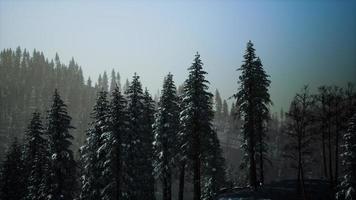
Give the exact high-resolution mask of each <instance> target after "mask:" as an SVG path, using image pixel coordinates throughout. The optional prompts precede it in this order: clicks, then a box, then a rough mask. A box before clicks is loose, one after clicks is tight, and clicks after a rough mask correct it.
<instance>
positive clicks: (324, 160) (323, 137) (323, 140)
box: [321, 125, 328, 178]
mask: <svg viewBox="0 0 356 200" xmlns="http://www.w3.org/2000/svg"><path fill="white" fill-rule="evenodd" d="M322 129H323V130H322V138H321V142H322V150H323V151H322V154H323V155H322V157H323V169H324V177H325V178H327V177H328V168H327V166H326V151H325V127H324V125H323V127H322Z"/></svg>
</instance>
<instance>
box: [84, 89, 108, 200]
mask: <svg viewBox="0 0 356 200" xmlns="http://www.w3.org/2000/svg"><path fill="white" fill-rule="evenodd" d="M91 118H92V122H91V123H90V127H89V129H88V131H87V132H86V135H87V139H86V142H85V144H84V145H83V146H82V147H81V161H82V165H83V172H82V180H81V181H82V189H81V194H80V199H83V200H96V199H101V191H102V189H103V188H104V184H103V176H102V172H103V166H102V164H103V162H104V160H105V151H99V149H100V147H101V146H102V145H103V143H104V142H103V137H102V135H103V134H104V133H107V132H108V131H109V102H108V100H107V92H106V91H104V90H101V91H100V92H98V96H97V100H96V103H95V105H94V109H93V112H92V114H91ZM99 154H100V155H99Z"/></svg>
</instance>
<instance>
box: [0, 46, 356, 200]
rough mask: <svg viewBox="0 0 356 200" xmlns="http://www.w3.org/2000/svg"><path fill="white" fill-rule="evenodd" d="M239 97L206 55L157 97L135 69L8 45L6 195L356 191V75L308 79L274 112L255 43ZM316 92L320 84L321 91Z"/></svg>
mask: <svg viewBox="0 0 356 200" xmlns="http://www.w3.org/2000/svg"><path fill="white" fill-rule="evenodd" d="M241 56H243V63H242V64H241V66H240V67H239V68H237V69H232V70H238V71H240V72H241V73H240V75H239V76H238V77H236V83H232V84H235V85H236V93H235V94H231V98H232V99H233V100H234V102H233V104H232V105H231V106H229V105H228V104H227V100H226V99H224V100H223V99H222V98H221V97H220V93H219V90H216V91H215V94H212V93H211V92H210V91H211V89H210V88H211V86H210V83H209V81H208V80H207V79H206V74H207V73H208V72H206V71H205V70H204V64H203V57H201V56H200V54H199V53H196V55H195V56H194V59H193V61H192V64H191V66H188V67H187V73H188V75H187V78H186V80H185V82H184V83H176V82H175V81H174V74H171V73H168V74H167V76H166V77H165V78H164V80H162V83H163V84H162V90H161V92H160V95H159V96H155V97H154V98H152V95H151V94H150V92H149V91H148V90H147V89H145V87H144V86H143V85H142V83H141V81H140V76H139V75H138V73H135V74H134V75H133V76H132V78H131V80H129V81H126V83H125V84H124V85H121V80H120V74H119V72H115V70H112V72H111V76H110V78H109V77H108V74H107V73H106V72H103V74H101V75H99V78H98V80H97V81H92V80H91V79H90V78H89V79H88V80H84V78H83V72H82V69H81V67H80V66H79V65H78V64H77V63H76V62H75V60H74V59H72V60H71V61H70V62H69V64H68V65H66V64H64V63H61V61H60V58H59V56H58V55H57V54H56V56H55V58H54V60H53V59H51V60H49V59H48V58H46V57H45V56H44V54H43V53H42V52H39V51H37V50H33V51H32V53H30V52H29V51H28V50H26V49H24V50H22V49H21V48H20V47H18V48H17V49H16V50H12V49H5V50H3V51H2V52H1V53H0V74H1V79H0V81H1V82H0V86H1V87H0V95H1V96H0V108H1V117H0V137H1V140H0V142H1V143H0V145H1V148H0V152H1V154H0V155H1V171H0V172H1V173H0V175H1V176H0V180H1V181H0V189H1V190H0V197H1V199H4V200H17V199H18V200H20V199H21V200H22V199H28V200H32V199H39V200H42V199H43V200H47V199H48V200H49V199H53V200H60V199H63V200H72V199H83V200H97V199H103V200H104V199H105V200H106V199H107V200H109V199H148V200H150V199H152V200H153V199H163V200H171V199H179V200H183V199H194V200H199V199H206V200H212V199H214V198H215V197H216V196H217V195H219V194H220V193H221V191H224V190H229V188H230V189H231V188H238V187H246V186H249V188H250V189H251V190H257V191H258V190H259V188H262V187H264V186H265V185H268V184H271V183H274V182H278V181H282V182H280V183H281V184H288V182H283V181H285V180H294V182H293V183H294V185H292V188H294V190H293V191H294V192H295V193H294V194H295V197H296V198H297V199H309V198H311V197H310V196H308V195H310V194H309V193H310V191H309V192H308V189H309V188H308V187H309V186H308V184H310V182H311V181H314V182H317V181H319V182H320V184H322V183H327V187H328V188H327V189H328V190H329V191H332V192H331V194H332V198H331V199H333V198H337V199H353V198H354V197H355V189H356V188H355V179H356V174H355V169H356V167H355V165H356V161H355V155H356V140H355V138H356V132H355V123H356V122H355V118H356V115H355V106H356V89H355V88H354V85H353V83H351V82H350V83H346V85H345V86H344V87H339V86H335V85H322V86H320V87H318V88H316V89H315V90H311V88H309V86H307V85H306V86H303V87H302V88H301V90H300V92H299V93H297V94H295V97H294V98H293V100H292V102H290V107H289V110H288V111H286V112H284V111H283V110H281V112H280V113H279V114H277V113H272V112H271V110H270V107H271V106H272V104H273V102H272V101H271V98H270V94H269V89H270V83H271V80H270V77H269V75H268V74H267V73H266V71H265V70H264V67H263V61H262V59H261V58H259V57H258V55H257V53H256V50H255V48H254V44H253V43H252V42H251V41H249V42H248V43H247V46H246V50H245V53H244V55H241ZM311 91H314V92H311Z"/></svg>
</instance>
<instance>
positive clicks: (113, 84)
mask: <svg viewBox="0 0 356 200" xmlns="http://www.w3.org/2000/svg"><path fill="white" fill-rule="evenodd" d="M116 87H117V82H116V73H115V70H114V69H112V71H111V80H110V93H112V92H113V91H114V90H115V88H116Z"/></svg>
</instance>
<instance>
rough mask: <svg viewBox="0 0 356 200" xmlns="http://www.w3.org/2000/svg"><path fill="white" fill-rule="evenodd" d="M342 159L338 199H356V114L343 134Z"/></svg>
mask: <svg viewBox="0 0 356 200" xmlns="http://www.w3.org/2000/svg"><path fill="white" fill-rule="evenodd" d="M341 147H342V154H341V160H342V165H343V166H344V171H343V176H342V177H341V180H342V181H341V183H340V185H339V187H338V189H339V192H338V193H337V199H338V200H344V199H345V200H352V199H356V114H354V115H353V117H352V118H351V119H350V122H349V126H348V130H347V132H345V133H344V135H343V145H342V146H341Z"/></svg>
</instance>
